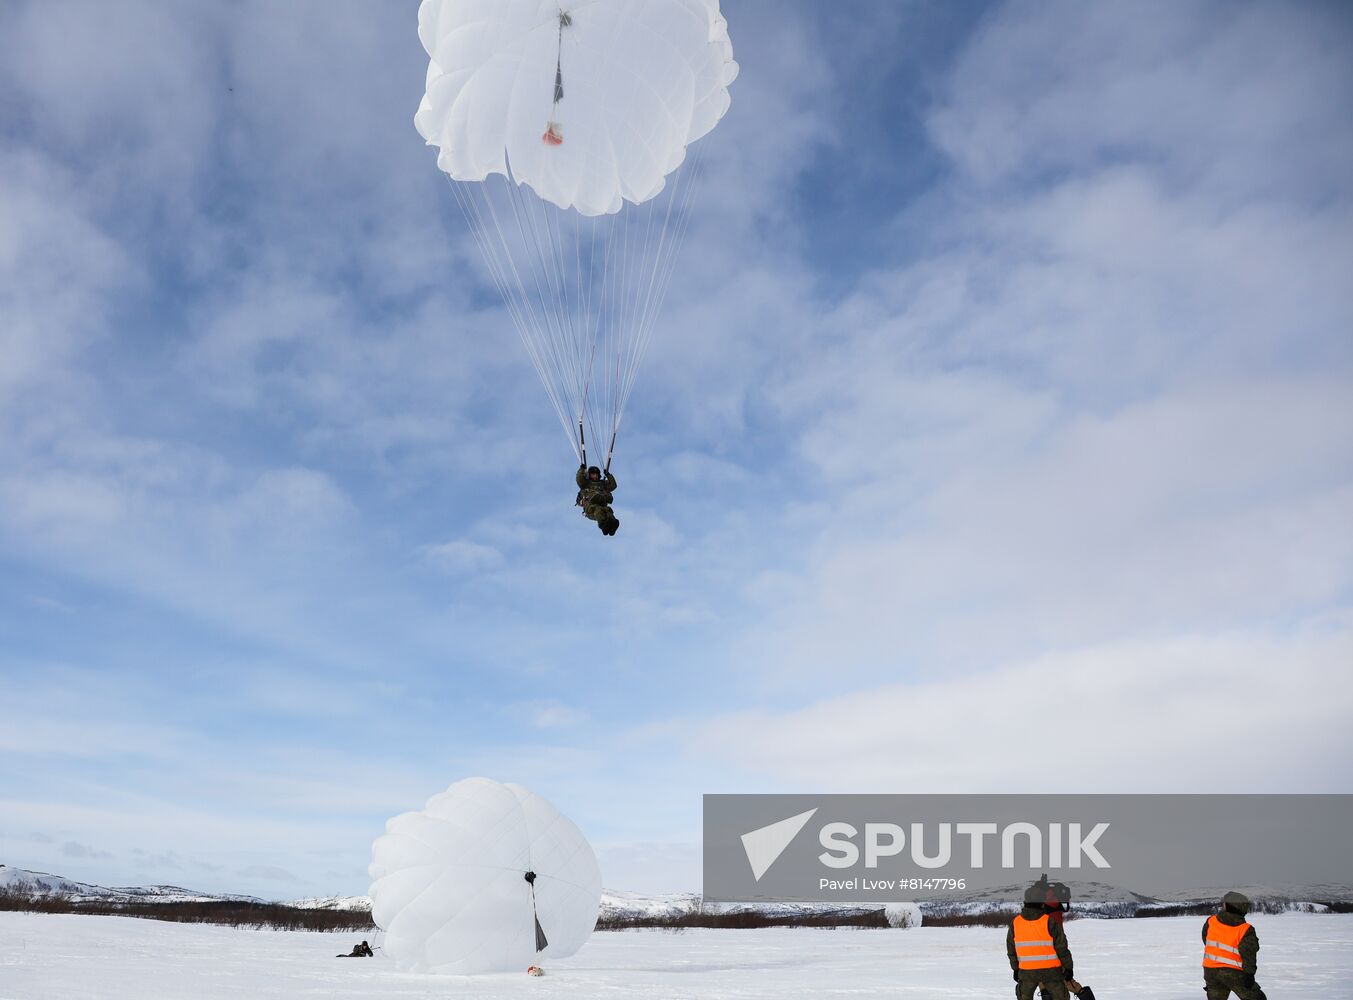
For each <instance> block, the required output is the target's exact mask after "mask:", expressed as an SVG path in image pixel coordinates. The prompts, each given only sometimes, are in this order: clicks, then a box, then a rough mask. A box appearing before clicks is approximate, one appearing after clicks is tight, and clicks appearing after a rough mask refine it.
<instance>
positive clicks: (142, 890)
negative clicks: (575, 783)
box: [0, 865, 1353, 923]
mask: <svg viewBox="0 0 1353 1000" xmlns="http://www.w3.org/2000/svg"><path fill="white" fill-rule="evenodd" d="M1070 888H1071V893H1072V908H1073V910H1074V911H1075V912H1077V913H1078V914H1079V915H1081V916H1083V917H1126V916H1132V915H1133V914H1135V913H1137V912H1143V913H1149V912H1151V911H1152V910H1160V909H1169V908H1171V907H1177V906H1189V905H1203V904H1214V903H1216V902H1217V901H1218V900H1219V899H1220V898H1221V896H1222V894H1223V893H1225V892H1226V891H1227V890H1226V889H1225V888H1221V887H1215V886H1206V887H1201V888H1194V889H1187V890H1178V891H1171V892H1167V893H1161V894H1160V895H1158V896H1148V895H1145V894H1142V893H1135V892H1127V891H1125V890H1123V889H1120V888H1117V887H1115V886H1112V885H1108V884H1105V883H1102V882H1089V881H1086V882H1072V883H1070ZM1234 888H1237V889H1239V890H1240V891H1241V892H1244V893H1245V894H1246V895H1247V896H1249V897H1250V899H1252V900H1253V901H1254V902H1255V904H1256V906H1263V907H1265V908H1267V909H1268V911H1269V912H1278V911H1280V910H1287V911H1291V912H1301V913H1319V912H1325V911H1327V910H1328V909H1329V907H1328V905H1327V904H1329V903H1334V902H1344V903H1347V902H1353V886H1349V885H1341V884H1319V885H1304V886H1282V887H1279V886H1258V885H1242V886H1235V887H1234ZM0 892H14V893H20V894H23V895H33V896H36V895H51V894H60V895H64V896H66V897H68V898H70V899H71V900H72V901H74V902H94V901H99V902H109V903H127V902H137V903H196V902H212V901H231V902H245V903H264V902H267V901H266V900H262V899H259V898H258V897H257V896H241V895H230V894H212V893H204V892H197V891H194V890H192V889H184V888H182V887H180V886H173V885H151V886H119V887H111V888H110V887H108V886H101V885H95V884H92V883H88V882H76V881H74V880H72V879H68V878H64V877H63V876H60V875H52V874H49V873H47V872H35V871H28V870H26V869H23V868H13V867H10V866H7V865H0ZM1022 895H1023V886H1022V885H1006V886H999V887H994V888H987V889H981V890H974V891H971V892H968V893H966V894H960V895H957V896H955V897H953V898H951V899H946V900H935V901H929V902H922V903H921V904H920V908H921V911H922V912H923V913H924V914H925V915H926V916H928V917H929V916H934V917H939V916H946V917H947V916H980V915H982V914H990V913H1005V912H1012V911H1013V910H1015V909H1016V908H1017V904H1016V903H1015V902H1013V900H1015V899H1018V898H1019V897H1020V896H1022ZM279 905H282V906H289V907H293V908H295V909H300V910H339V911H347V912H370V910H371V898H370V897H369V896H338V895H335V896H315V897H308V898H305V899H292V900H284V901H281V902H280V904H279ZM884 909H885V905H884V904H883V903H848V902H842V903H789V902H773V901H765V900H762V901H757V902H739V903H713V902H711V903H706V902H704V900H703V898H702V897H701V895H700V893H697V892H673V893H658V894H644V893H637V892H623V891H619V890H609V889H608V890H605V891H603V892H602V895H601V906H600V909H599V911H598V918H599V919H600V920H601V921H603V922H607V923H623V922H627V921H649V920H657V921H666V920H679V919H681V918H682V917H685V916H689V915H692V914H701V913H703V914H741V913H747V914H759V915H762V916H767V917H775V918H784V917H809V916H841V917H851V916H858V915H860V914H865V913H877V912H879V911H881V910H884Z"/></svg>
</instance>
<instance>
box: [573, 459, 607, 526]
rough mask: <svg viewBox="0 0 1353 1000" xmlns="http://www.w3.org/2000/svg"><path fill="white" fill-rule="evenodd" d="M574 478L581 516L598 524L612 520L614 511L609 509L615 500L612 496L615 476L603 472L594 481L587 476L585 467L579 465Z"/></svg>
mask: <svg viewBox="0 0 1353 1000" xmlns="http://www.w3.org/2000/svg"><path fill="white" fill-rule="evenodd" d="M574 478H575V479H576V481H577V483H578V506H580V507H582V509H583V516H584V517H586V518H587V519H588V520H589V521H596V522H597V523H598V524H604V523H605V522H607V521H609V520H614V518H615V512H614V511H613V510H611V503H612V502H613V501H614V500H615V497H614V496H612V493H613V491H614V490H615V489H616V485H617V484H616V481H615V476H613V475H611V473H610V472H605V473H603V474H602V478H601V479H600V480H598V481H596V482H594V481H592V480H591V479H588V478H587V468H586V467H585V466H581V465H580V466H578V474H577V476H575V477H574Z"/></svg>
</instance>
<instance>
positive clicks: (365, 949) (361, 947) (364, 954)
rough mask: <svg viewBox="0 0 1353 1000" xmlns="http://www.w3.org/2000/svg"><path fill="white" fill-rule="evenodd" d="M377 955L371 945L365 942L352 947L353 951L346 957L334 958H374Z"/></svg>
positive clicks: (338, 956)
mask: <svg viewBox="0 0 1353 1000" xmlns="http://www.w3.org/2000/svg"><path fill="white" fill-rule="evenodd" d="M375 955H376V953H375V952H374V951H372V950H371V945H369V944H367V943H366V942H365V941H363V942H362V943H361V944H355V945H353V946H352V951H350V952H348V953H347V954H346V955H335V956H334V958H374V957H375Z"/></svg>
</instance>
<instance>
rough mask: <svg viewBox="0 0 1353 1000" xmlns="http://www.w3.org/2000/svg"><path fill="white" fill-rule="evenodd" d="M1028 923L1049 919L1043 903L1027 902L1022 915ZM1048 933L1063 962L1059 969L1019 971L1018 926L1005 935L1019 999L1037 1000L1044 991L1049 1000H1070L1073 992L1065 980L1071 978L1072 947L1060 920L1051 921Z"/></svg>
mask: <svg viewBox="0 0 1353 1000" xmlns="http://www.w3.org/2000/svg"><path fill="white" fill-rule="evenodd" d="M1019 915H1020V916H1021V917H1023V918H1024V919H1025V920H1038V919H1039V918H1040V917H1044V916H1047V915H1048V914H1047V913H1046V912H1045V911H1044V909H1043V907H1042V906H1041V905H1040V904H1030V903H1026V904H1025V906H1024V909H1022V910H1021V911H1020V914H1019ZM1048 933H1049V934H1051V935H1052V947H1053V950H1054V951H1056V952H1057V957H1058V958H1059V959H1061V961H1062V966H1061V968H1059V969H1020V967H1019V956H1018V954H1017V953H1016V952H1015V925H1014V923H1013V922H1012V923H1011V925H1010V930H1009V931H1007V932H1006V935H1005V950H1006V954H1007V955H1008V956H1009V957H1010V971H1012V972H1013V973H1015V975H1016V976H1018V977H1019V978H1018V979H1017V980H1016V982H1017V984H1018V985H1016V987H1015V996H1016V997H1017V998H1018V1000H1034V994H1036V993H1038V992H1040V990H1041V992H1042V995H1043V996H1044V997H1046V998H1047V1000H1070V997H1071V991H1070V990H1068V989H1067V986H1066V981H1067V980H1068V979H1070V978H1071V947H1070V945H1068V944H1067V943H1066V932H1065V931H1064V930H1062V923H1061V921H1060V920H1057V921H1054V920H1049V921H1048Z"/></svg>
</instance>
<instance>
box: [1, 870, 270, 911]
mask: <svg viewBox="0 0 1353 1000" xmlns="http://www.w3.org/2000/svg"><path fill="white" fill-rule="evenodd" d="M0 892H11V893H17V894H20V895H26V896H49V895H61V896H65V897H67V898H69V899H70V900H71V901H72V902H76V903H86V902H104V903H209V902H220V901H229V902H236V903H262V902H264V900H261V899H259V898H258V897H257V896H240V895H234V894H213V893H209V892H198V891H196V890H194V889H185V888H183V887H182V886H177V885H136V886H111V887H110V886H104V885H95V884H94V883H92V882H76V881H74V880H73V879H68V878H65V877H64V876H62V875H52V874H50V873H49V872H34V871H29V870H27V869H26V868H12V867H10V866H9V865H0Z"/></svg>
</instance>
